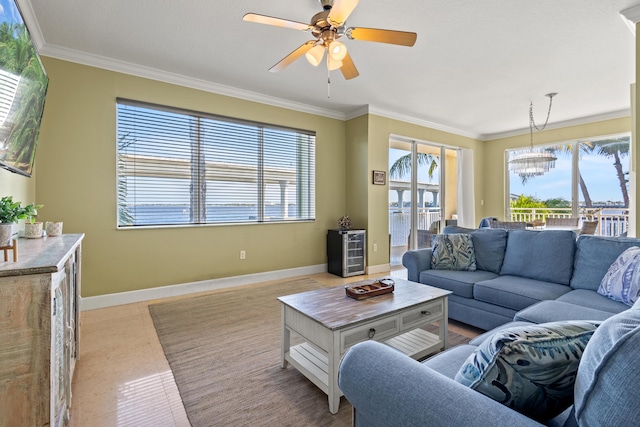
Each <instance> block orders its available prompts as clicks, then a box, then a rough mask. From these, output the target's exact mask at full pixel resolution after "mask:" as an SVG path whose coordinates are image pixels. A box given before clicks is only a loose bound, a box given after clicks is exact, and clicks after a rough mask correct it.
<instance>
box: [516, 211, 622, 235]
mask: <svg viewBox="0 0 640 427" xmlns="http://www.w3.org/2000/svg"><path fill="white" fill-rule="evenodd" d="M572 216H573V214H572V212H571V208H511V221H525V222H531V221H533V220H535V219H538V220H541V221H545V220H546V219H547V218H549V217H551V218H570V217H572ZM578 217H580V219H581V220H582V221H598V228H597V229H596V233H595V234H597V235H599V236H620V235H621V234H623V233H626V232H627V228H628V227H629V209H627V208H580V209H579V210H578Z"/></svg>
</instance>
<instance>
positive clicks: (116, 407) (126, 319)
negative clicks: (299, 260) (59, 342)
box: [69, 269, 477, 427]
mask: <svg viewBox="0 0 640 427" xmlns="http://www.w3.org/2000/svg"><path fill="white" fill-rule="evenodd" d="M379 276H380V275H377V276H375V277H379ZM391 276H392V277H400V278H402V277H403V276H404V278H406V270H402V269H398V270H394V271H392V272H391ZM310 277H312V278H313V279H315V280H317V281H319V282H321V283H324V284H326V285H329V286H331V285H335V286H337V285H341V284H345V283H349V282H354V281H358V280H365V279H368V278H369V277H367V276H356V277H351V278H346V279H345V278H341V277H338V276H334V275H332V274H328V273H320V274H315V275H312V276H310ZM371 278H373V276H371ZM213 292H216V291H213ZM218 292H219V291H218ZM193 295H194V294H191V295H186V296H185V297H189V296H193ZM176 298H182V297H176ZM156 302H158V300H154V301H147V302H141V303H135V304H127V305H120V306H116V307H109V308H103V309H99V310H90V311H83V312H82V313H81V336H80V359H79V362H78V364H77V365H76V372H75V377H74V379H73V387H72V392H73V396H72V407H71V417H70V421H69V426H70V427H84V426H92V427H103V426H104V427H114V426H122V427H125V426H127V427H128V426H135V427H141V426H154V427H164V426H180V427H182V426H189V421H188V419H187V416H186V414H185V411H184V408H183V406H182V400H181V399H180V394H179V392H178V388H177V386H176V384H175V381H174V378H173V375H172V373H171V370H170V368H169V364H168V362H167V360H166V358H165V356H164V353H163V351H162V347H161V345H160V342H159V341H158V337H157V335H156V331H155V328H154V326H153V321H152V320H151V316H150V315H149V310H148V305H149V303H156ZM450 327H451V328H452V330H455V331H456V332H458V333H460V334H462V335H465V336H469V337H473V336H475V335H477V331H475V330H471V329H467V328H465V327H463V326H459V325H451V326H450Z"/></svg>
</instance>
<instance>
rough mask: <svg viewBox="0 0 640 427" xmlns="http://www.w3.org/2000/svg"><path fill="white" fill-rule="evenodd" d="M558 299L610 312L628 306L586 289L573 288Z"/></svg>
mask: <svg viewBox="0 0 640 427" xmlns="http://www.w3.org/2000/svg"><path fill="white" fill-rule="evenodd" d="M558 301H564V302H568V303H570V304H576V305H580V306H583V307H590V308H595V309H596V310H602V311H608V312H610V313H612V314H617V313H620V312H621V311H625V310H626V309H628V308H629V306H628V305H626V304H624V303H621V302H619V301H614V300H612V299H609V298H607V297H605V296H602V295H600V294H598V293H597V292H594V291H588V290H586V289H575V290H572V291H571V292H568V293H566V294H564V295H562V296H561V297H560V298H558Z"/></svg>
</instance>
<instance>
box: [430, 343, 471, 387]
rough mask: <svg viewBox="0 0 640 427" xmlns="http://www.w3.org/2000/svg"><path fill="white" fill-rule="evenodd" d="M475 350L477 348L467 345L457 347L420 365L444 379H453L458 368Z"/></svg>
mask: <svg viewBox="0 0 640 427" xmlns="http://www.w3.org/2000/svg"><path fill="white" fill-rule="evenodd" d="M477 348H478V347H477V346H475V345H469V344H462V345H457V346H455V347H451V348H449V349H447V350H445V351H443V352H441V353H438V354H436V355H435V356H431V357H430V358H428V359H427V360H425V361H423V362H422V364H423V365H425V366H428V367H429V368H431V369H433V370H434V371H436V372H438V373H439V374H442V375H444V376H445V377H448V378H451V379H454V378H455V376H456V374H457V373H458V370H459V369H460V366H462V364H463V363H464V362H465V361H466V360H467V358H468V357H469V356H470V355H471V353H473V352H474V351H476V349H477Z"/></svg>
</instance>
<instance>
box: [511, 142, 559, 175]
mask: <svg viewBox="0 0 640 427" xmlns="http://www.w3.org/2000/svg"><path fill="white" fill-rule="evenodd" d="M509 157H510V159H509V170H510V171H511V172H513V173H515V174H517V175H518V176H520V178H531V177H534V176H541V175H544V174H545V173H547V172H549V171H550V170H551V169H553V168H554V167H555V166H556V160H557V157H554V156H553V155H552V154H551V153H549V152H547V151H544V150H534V149H529V150H524V151H515V152H513V153H512V154H511V155H510V156H509Z"/></svg>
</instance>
